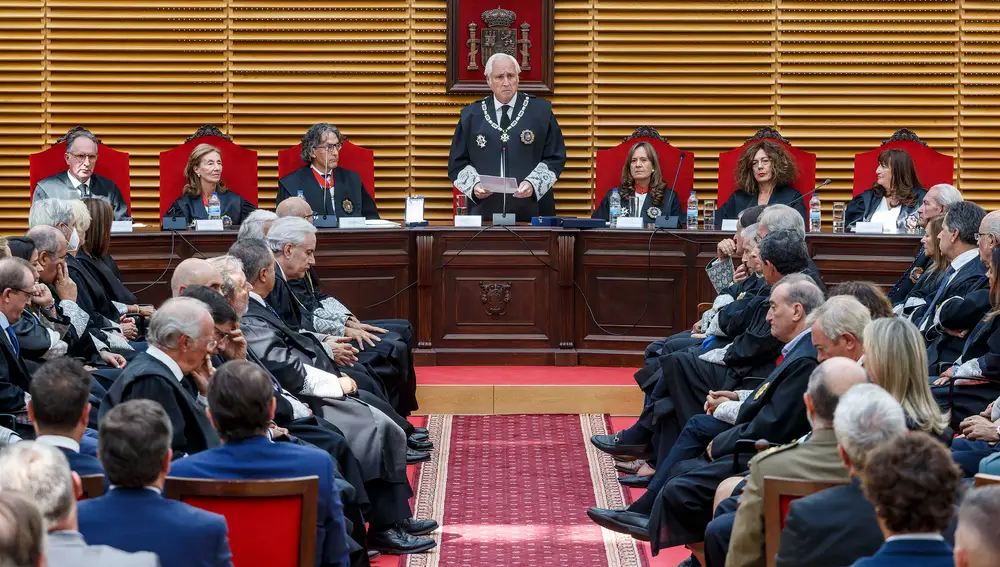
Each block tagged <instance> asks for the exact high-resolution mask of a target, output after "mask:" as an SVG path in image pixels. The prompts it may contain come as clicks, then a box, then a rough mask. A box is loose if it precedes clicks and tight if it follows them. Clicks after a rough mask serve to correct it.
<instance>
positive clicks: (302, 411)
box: [281, 390, 312, 419]
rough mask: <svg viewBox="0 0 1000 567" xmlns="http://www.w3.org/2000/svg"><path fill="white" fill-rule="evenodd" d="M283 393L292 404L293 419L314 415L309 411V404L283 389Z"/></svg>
mask: <svg viewBox="0 0 1000 567" xmlns="http://www.w3.org/2000/svg"><path fill="white" fill-rule="evenodd" d="M281 395H282V396H284V398H285V399H286V400H288V403H290V404H292V419H302V418H304V417H309V416H310V415H312V414H311V413H309V406H307V405H305V404H304V403H302V402H300V401H299V400H298V398H296V397H295V396H293V395H291V394H289V393H288V392H286V391H284V390H282V391H281Z"/></svg>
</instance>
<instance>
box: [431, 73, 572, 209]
mask: <svg viewBox="0 0 1000 567" xmlns="http://www.w3.org/2000/svg"><path fill="white" fill-rule="evenodd" d="M520 72H521V67H520V65H518V63H517V60H515V59H514V58H513V57H511V56H510V55H507V54H505V53H497V54H494V55H493V56H492V57H490V59H489V60H488V61H487V62H486V83H487V84H488V85H489V86H490V90H492V91H493V94H492V95H490V96H487V97H486V98H483V99H480V100H477V101H476V102H474V103H472V104H470V105H469V106H466V107H465V108H464V109H462V115H461V117H460V118H459V120H458V125H457V126H456V127H455V135H454V137H452V140H451V150H450V152H449V154H448V178H449V179H451V182H452V183H454V185H455V187H456V188H458V190H459V191H461V192H462V193H464V194H465V195H466V196H467V197H468V199H469V214H472V215H482V216H483V218H484V219H485V220H487V221H489V220H492V218H493V214H494V213H503V212H508V213H514V214H515V215H516V218H517V221H518V222H529V221H531V218H532V217H534V216H538V215H539V214H545V215H552V214H555V201H554V200H553V197H552V186H553V185H554V184H555V182H556V180H557V179H558V178H559V175H561V174H562V170H563V166H564V165H565V164H566V143H565V142H564V141H563V136H562V131H561V130H560V129H559V123H558V122H556V117H555V114H553V113H552V103H551V102H549V101H547V100H545V99H542V98H538V97H535V96H532V95H528V94H525V93H519V92H518V91H517V87H518V74H519V73H520ZM482 175H492V176H497V177H512V178H514V179H515V180H516V181H517V183H519V186H518V190H517V192H516V193H514V194H512V195H507V196H506V200H505V198H504V195H499V194H493V193H490V192H489V191H487V190H486V189H484V188H483V186H482V185H481V183H480V181H481V178H480V176H482Z"/></svg>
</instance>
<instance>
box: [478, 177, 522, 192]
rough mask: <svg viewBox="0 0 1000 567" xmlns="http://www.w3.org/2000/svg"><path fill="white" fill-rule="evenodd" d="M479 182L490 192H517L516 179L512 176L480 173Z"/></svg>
mask: <svg viewBox="0 0 1000 567" xmlns="http://www.w3.org/2000/svg"><path fill="white" fill-rule="evenodd" d="M479 182H480V183H482V184H483V189H486V190H487V191H489V192H490V193H508V194H511V195H513V194H514V193H517V186H518V183H517V179H514V178H513V177H494V176H492V175H480V176H479Z"/></svg>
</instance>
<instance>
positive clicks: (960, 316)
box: [927, 289, 1000, 376]
mask: <svg viewBox="0 0 1000 567" xmlns="http://www.w3.org/2000/svg"><path fill="white" fill-rule="evenodd" d="M989 310H990V290H989V289H979V290H976V291H974V292H972V293H970V294H969V295H966V296H964V297H956V298H955V299H953V300H951V301H948V302H946V303H945V304H944V305H942V306H941V311H940V316H941V326H942V327H944V328H945V329H950V330H952V331H968V334H967V335H966V336H965V337H956V336H954V335H950V334H948V333H941V334H940V335H939V336H938V337H937V339H935V340H934V342H933V343H931V344H930V346H928V347H927V365H928V367H929V369H930V371H931V375H932V376H934V375H936V372H935V371H936V370H937V366H938V364H939V363H946V364H951V363H953V362H955V361H956V360H958V357H959V356H962V360H963V361H969V360H972V359H973V358H979V357H980V356H982V355H984V354H986V353H988V352H989V351H990V349H989V346H988V344H987V341H989V338H990V336H991V335H992V334H993V332H994V329H998V328H1000V326H998V324H1000V317H994V318H993V319H992V320H990V321H989V322H986V321H983V318H984V316H985V315H986V313H987V312H989ZM963 353H964V354H963Z"/></svg>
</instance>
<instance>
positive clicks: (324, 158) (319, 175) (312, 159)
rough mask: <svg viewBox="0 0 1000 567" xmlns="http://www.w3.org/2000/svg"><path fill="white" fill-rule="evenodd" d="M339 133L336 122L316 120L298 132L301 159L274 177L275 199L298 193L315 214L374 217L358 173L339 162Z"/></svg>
mask: <svg viewBox="0 0 1000 567" xmlns="http://www.w3.org/2000/svg"><path fill="white" fill-rule="evenodd" d="M342 138H343V136H341V134H340V130H339V129H337V127H336V126H332V125H330V124H327V123H326V122H320V123H318V124H314V125H312V126H311V127H310V128H309V130H307V131H306V133H305V134H304V135H303V136H302V162H303V163H305V164H306V165H305V166H303V167H301V168H299V169H296V170H295V171H293V172H291V173H289V174H288V175H286V176H284V177H282V178H281V179H280V180H279V181H278V196H277V202H278V204H281V202H282V201H284V200H285V199H288V198H289V197H296V196H299V197H302V198H303V199H305V200H306V201H308V202H309V206H310V207H312V210H314V211H316V212H317V214H323V215H333V216H336V217H364V218H366V219H377V218H379V215H378V207H376V206H375V199H373V198H372V196H371V195H370V194H369V193H368V191H366V190H365V187H364V185H363V184H362V183H361V176H360V175H358V174H357V172H355V171H351V170H350V169H346V168H343V167H340V166H339V162H340V149H341V148H343V147H344V144H343V141H342Z"/></svg>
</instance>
